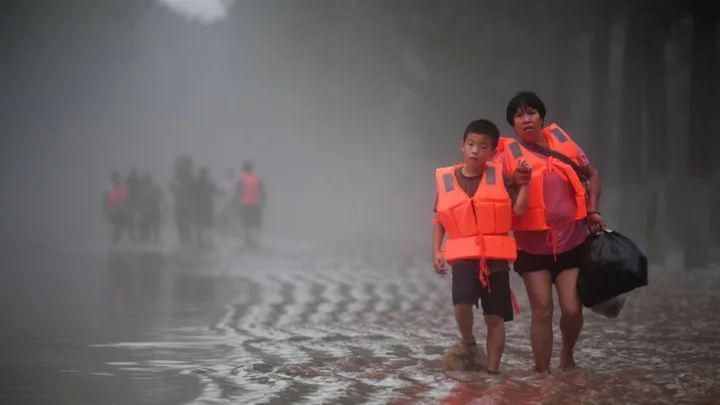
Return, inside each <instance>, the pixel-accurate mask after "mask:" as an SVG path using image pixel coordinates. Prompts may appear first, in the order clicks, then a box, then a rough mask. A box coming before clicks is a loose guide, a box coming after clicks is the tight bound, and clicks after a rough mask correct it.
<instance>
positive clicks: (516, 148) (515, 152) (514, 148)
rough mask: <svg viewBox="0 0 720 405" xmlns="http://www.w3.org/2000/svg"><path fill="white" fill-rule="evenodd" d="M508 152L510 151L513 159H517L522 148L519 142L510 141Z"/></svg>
mask: <svg viewBox="0 0 720 405" xmlns="http://www.w3.org/2000/svg"><path fill="white" fill-rule="evenodd" d="M510 153H512V156H513V159H519V158H521V157H522V155H523V151H522V148H521V147H520V144H519V143H517V142H512V143H511V144H510Z"/></svg>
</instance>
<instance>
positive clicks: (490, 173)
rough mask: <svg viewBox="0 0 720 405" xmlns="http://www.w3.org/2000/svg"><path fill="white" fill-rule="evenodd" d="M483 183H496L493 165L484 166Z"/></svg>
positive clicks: (489, 184)
mask: <svg viewBox="0 0 720 405" xmlns="http://www.w3.org/2000/svg"><path fill="white" fill-rule="evenodd" d="M485 184H487V185H488V186H494V185H495V184H497V175H496V172H495V167H494V166H488V167H486V168H485Z"/></svg>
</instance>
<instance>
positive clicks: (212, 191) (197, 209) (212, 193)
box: [193, 166, 222, 248]
mask: <svg viewBox="0 0 720 405" xmlns="http://www.w3.org/2000/svg"><path fill="white" fill-rule="evenodd" d="M221 194H222V192H221V191H220V189H218V186H217V185H216V184H215V182H214V181H213V180H212V179H211V178H210V169H208V167H207V166H203V167H201V168H200V170H199V171H198V175H197V178H196V179H195V183H194V186H193V205H194V209H193V217H194V219H195V232H196V238H197V239H196V242H197V246H198V248H202V247H205V246H212V244H213V242H212V226H213V223H214V222H215V197H216V196H219V195H221Z"/></svg>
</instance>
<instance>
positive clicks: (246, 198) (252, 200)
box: [240, 173, 262, 205]
mask: <svg viewBox="0 0 720 405" xmlns="http://www.w3.org/2000/svg"><path fill="white" fill-rule="evenodd" d="M240 187H241V188H240V203H241V204H242V205H258V204H261V203H262V195H261V192H260V178H258V175H257V174H255V173H245V174H243V175H242V177H240Z"/></svg>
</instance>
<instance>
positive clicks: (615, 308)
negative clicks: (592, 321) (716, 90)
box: [590, 294, 627, 319]
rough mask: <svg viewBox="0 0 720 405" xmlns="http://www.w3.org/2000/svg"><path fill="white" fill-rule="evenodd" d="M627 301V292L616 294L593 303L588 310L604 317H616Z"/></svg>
mask: <svg viewBox="0 0 720 405" xmlns="http://www.w3.org/2000/svg"><path fill="white" fill-rule="evenodd" d="M626 301H627V294H622V295H618V296H617V297H614V298H610V299H609V300H608V301H605V302H601V303H599V304H595V305H593V306H592V307H591V308H590V310H592V311H593V312H595V313H596V314H598V315H601V316H604V317H605V318H610V319H612V318H617V316H618V315H620V311H622V309H623V307H624V306H625V302H626Z"/></svg>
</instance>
